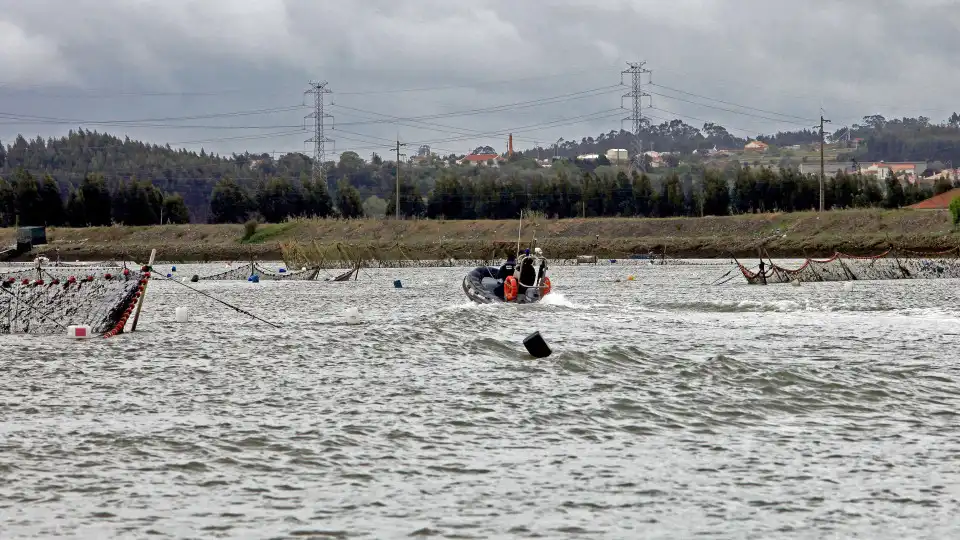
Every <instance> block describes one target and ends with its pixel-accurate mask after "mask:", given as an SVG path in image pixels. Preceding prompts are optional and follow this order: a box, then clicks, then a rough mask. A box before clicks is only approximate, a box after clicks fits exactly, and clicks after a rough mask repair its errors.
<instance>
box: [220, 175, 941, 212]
mask: <svg viewBox="0 0 960 540" xmlns="http://www.w3.org/2000/svg"><path fill="white" fill-rule="evenodd" d="M701 173H702V174H700V175H694V174H686V175H683V176H681V175H679V174H677V173H671V174H668V175H666V176H665V177H664V178H662V179H660V180H658V181H653V180H651V178H650V177H649V176H647V175H646V174H639V173H636V172H634V173H631V174H628V173H626V172H625V171H622V170H621V171H619V172H616V173H614V172H612V171H611V170H603V171H600V172H599V173H593V172H589V171H587V172H584V173H582V174H581V175H578V176H571V175H568V174H566V171H564V170H561V171H560V172H559V173H557V174H552V175H547V174H542V173H537V174H528V175H509V176H506V175H493V174H486V175H483V176H481V177H479V178H472V177H457V176H456V175H454V174H452V173H447V174H443V175H441V176H440V178H438V179H437V182H436V185H435V186H434V188H433V190H431V192H430V193H429V195H428V196H427V197H425V198H424V197H422V196H421V195H420V194H419V192H418V191H417V189H416V187H415V186H411V185H409V184H402V185H401V190H400V214H401V216H403V217H426V218H433V219H513V218H516V217H517V216H518V215H519V214H520V211H521V210H523V211H534V212H540V213H542V214H544V215H545V216H548V217H555V218H559V219H563V218H573V217H613V216H621V217H624V216H644V217H676V216H705V215H712V216H723V215H730V214H743V213H754V212H776V211H779V212H793V211H802V210H812V209H816V208H818V206H819V201H820V198H819V193H820V188H819V185H820V183H819V179H818V177H817V176H814V175H801V174H800V173H799V172H797V171H796V170H794V169H781V170H775V169H771V168H765V167H761V168H751V167H742V168H739V167H737V168H734V169H732V170H728V171H722V170H719V169H706V170H703V171H701ZM952 187H953V186H952V184H951V183H950V182H948V181H941V182H938V183H937V185H936V188H935V189H930V188H926V189H925V188H921V187H919V186H918V185H916V184H907V185H906V186H904V184H903V183H902V182H901V181H900V180H897V179H895V178H894V177H892V176H891V177H889V178H888V179H887V180H886V181H885V182H883V183H880V182H878V181H877V180H876V179H875V178H873V177H872V176H865V175H848V174H845V173H840V174H839V175H837V176H836V177H835V178H830V179H827V182H826V184H825V186H824V203H825V206H826V208H830V209H844V208H868V207H883V208H900V207H903V206H906V205H910V204H913V203H916V202H919V201H922V200H924V199H927V198H929V197H931V196H933V195H934V194H935V193H942V192H944V191H947V190H949V189H952ZM338 193H339V195H338V197H337V199H336V201H331V199H330V197H329V195H327V193H326V192H325V191H324V189H323V182H318V183H306V184H305V185H302V184H300V183H295V182H290V181H287V180H284V179H278V178H275V179H272V180H271V181H270V182H268V183H267V184H266V187H265V188H264V189H261V190H258V191H257V192H254V193H251V192H249V191H247V190H246V189H245V188H243V187H241V186H239V185H238V184H236V183H235V182H233V181H232V180H229V179H224V180H221V181H220V182H219V183H218V185H217V187H216V189H215V190H214V194H213V199H212V203H211V215H212V216H213V221H214V222H218V223H238V222H242V221H244V220H247V219H251V218H259V219H263V220H265V221H268V222H277V221H282V220H284V219H286V218H290V217H310V216H315V217H326V216H340V217H344V218H352V217H361V216H363V215H364V210H363V205H361V203H360V197H359V193H358V192H357V191H356V189H355V188H353V187H352V186H350V185H349V184H347V183H345V182H342V183H341V186H340V188H339V189H338ZM395 195H396V192H394V197H392V198H391V199H390V200H389V202H387V204H386V209H385V212H386V214H387V215H394V213H395V212H396V206H395V202H394V201H395ZM334 203H335V204H334Z"/></svg>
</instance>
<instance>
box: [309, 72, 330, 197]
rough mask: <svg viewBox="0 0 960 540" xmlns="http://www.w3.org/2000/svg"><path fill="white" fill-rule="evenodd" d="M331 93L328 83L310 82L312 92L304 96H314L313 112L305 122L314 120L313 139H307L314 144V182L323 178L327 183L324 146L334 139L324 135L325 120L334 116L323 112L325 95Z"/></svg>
mask: <svg viewBox="0 0 960 540" xmlns="http://www.w3.org/2000/svg"><path fill="white" fill-rule="evenodd" d="M330 93H331V90H330V89H329V88H327V82H326V81H324V82H314V81H310V90H307V91H306V92H304V95H306V94H313V112H312V113H310V114H308V115H307V116H305V117H304V121H306V120H307V119H311V118H312V119H313V137H311V138H309V139H307V140H306V142H308V143H313V170H312V171H311V174H312V175H313V181H314V182H316V181H318V180H319V179H321V178H323V180H324V182H326V178H325V177H324V176H323V164H324V162H325V161H326V160H327V155H326V148H325V147H324V145H325V143H328V142H330V143H332V142H333V139H329V138H327V136H326V134H325V133H324V128H325V125H324V120H326V119H327V118H330V119H332V118H333V116H331V115H329V114H326V113H324V112H323V95H324V94H330ZM304 129H306V122H304Z"/></svg>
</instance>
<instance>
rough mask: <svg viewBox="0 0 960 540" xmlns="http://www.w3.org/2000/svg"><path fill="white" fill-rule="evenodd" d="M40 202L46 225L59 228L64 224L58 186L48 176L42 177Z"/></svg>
mask: <svg viewBox="0 0 960 540" xmlns="http://www.w3.org/2000/svg"><path fill="white" fill-rule="evenodd" d="M40 201H41V206H42V208H43V215H44V218H45V220H46V224H47V225H51V226H54V227H59V226H60V225H63V224H64V223H65V222H66V213H65V212H64V208H63V198H62V197H61V196H60V186H59V185H58V184H57V181H56V180H54V179H53V177H51V176H50V175H49V174H48V175H46V176H45V177H44V179H43V184H41V185H40Z"/></svg>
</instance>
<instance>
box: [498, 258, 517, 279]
mask: <svg viewBox="0 0 960 540" xmlns="http://www.w3.org/2000/svg"><path fill="white" fill-rule="evenodd" d="M513 271H514V262H513V261H507V262H505V263H503V266H501V267H500V272H498V273H497V279H500V280H503V279H507V276H512V275H513Z"/></svg>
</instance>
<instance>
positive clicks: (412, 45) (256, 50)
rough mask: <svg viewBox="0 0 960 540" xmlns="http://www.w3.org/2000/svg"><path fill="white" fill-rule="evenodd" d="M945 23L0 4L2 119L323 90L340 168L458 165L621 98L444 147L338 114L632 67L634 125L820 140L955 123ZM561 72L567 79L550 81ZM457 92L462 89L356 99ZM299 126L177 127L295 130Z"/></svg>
mask: <svg viewBox="0 0 960 540" xmlns="http://www.w3.org/2000/svg"><path fill="white" fill-rule="evenodd" d="M955 6H956V4H955V2H946V1H935V0H927V1H917V0H913V1H910V2H908V1H906V0H903V1H901V0H886V1H865V0H847V1H844V2H834V1H827V0H813V1H807V2H789V3H788V2H761V1H746V2H738V3H731V2H725V1H719V0H715V1H707V0H703V1H694V0H675V1H672V2H663V1H655V0H649V1H641V0H606V1H604V2H589V1H587V0H555V1H551V2H508V1H506V0H489V1H487V2H483V3H477V2H463V1H453V0H408V1H406V2H387V1H384V0H372V1H364V2H344V1H334V0H329V1H316V0H314V1H308V0H286V1H284V0H256V1H255V0H204V1H202V2H200V1H188V0H141V1H138V2H131V1H128V0H99V1H91V0H72V1H67V0H31V1H30V2H19V1H15V0H0V30H2V29H4V28H6V29H7V31H3V32H0V72H2V73H3V75H2V76H0V79H2V82H4V83H7V85H6V86H5V87H4V88H2V89H0V100H2V103H3V106H0V111H2V112H17V113H20V114H32V115H41V116H51V117H58V118H70V119H78V120H84V119H87V120H92V119H119V118H126V119H130V118H153V117H175V116H188V115H198V114H204V113H211V112H226V111H235V110H247V109H257V108H267V107H279V106H284V105H290V104H295V103H300V102H302V99H303V96H302V93H303V91H304V90H305V89H306V84H307V81H308V80H310V79H324V80H327V81H329V83H330V87H331V88H332V89H333V90H334V94H333V95H332V96H331V97H332V100H333V103H335V104H337V105H335V106H331V107H330V109H329V112H331V113H333V114H335V115H336V117H337V118H336V121H337V124H338V127H339V128H340V130H341V131H335V132H333V133H331V134H330V136H331V137H333V138H335V139H338V143H337V145H336V148H337V150H347V149H350V148H351V147H357V148H360V149H361V150H360V153H361V154H364V155H368V154H369V152H370V151H371V150H372V149H374V148H377V149H380V150H381V151H382V150H385V149H386V147H387V146H388V145H389V143H388V141H387V140H388V139H392V138H394V137H396V136H397V135H398V132H399V135H400V137H401V138H403V139H404V140H408V141H410V142H420V141H436V142H435V144H434V146H435V147H436V148H438V149H443V150H455V151H458V152H464V151H467V150H469V149H470V148H472V147H474V146H477V145H479V144H491V145H493V146H495V147H497V148H503V146H504V144H505V140H506V136H505V135H499V134H497V135H489V136H486V137H483V136H478V137H475V138H471V139H469V140H451V139H456V138H458V135H456V134H455V133H449V131H459V132H461V133H477V132H480V133H493V132H501V131H504V130H507V129H508V128H516V127H519V126H524V125H531V124H543V123H546V122H551V121H558V120H561V119H564V118H575V117H578V116H582V115H586V114H589V113H594V112H598V111H603V110H607V109H611V108H614V107H617V106H619V105H620V97H619V94H621V93H622V92H623V91H625V90H626V89H623V90H622V91H618V92H611V93H609V94H605V95H600V96H595V97H590V98H587V99H578V100H569V101H565V102H562V103H556V104H552V105H545V106H542V107H531V108H524V109H515V110H509V111H504V112H500V113H496V114H482V115H480V114H478V115H472V116H463V117H451V118H443V119H436V120H430V122H433V123H437V124H443V125H446V126H449V127H446V128H442V127H438V126H435V125H434V126H425V125H423V124H419V125H418V127H417V128H413V127H410V126H397V125H392V124H372V125H371V124H365V125H357V124H356V122H362V121H364V120H365V119H370V118H374V117H376V115H370V114H366V113H359V112H357V111H354V110H351V109H348V108H346V107H351V108H356V109H363V110H368V111H377V112H381V113H386V114H390V115H395V116H401V117H408V116H418V115H428V114H442V113H445V112H450V111H458V110H466V109H475V108H482V107H489V106H493V105H497V104H503V103H511V102H518V101H525V100H533V99H538V98H544V97H549V96H556V95H560V94H565V93H571V92H577V91H581V90H585V89H589V88H598V87H602V86H606V85H611V84H616V83H618V82H619V81H620V73H619V72H620V71H621V70H622V69H624V68H625V67H626V66H625V62H626V61H627V60H631V61H632V60H646V61H647V62H648V64H647V67H649V68H650V69H652V70H653V72H654V73H653V81H654V83H656V84H658V85H662V86H655V87H651V89H650V90H651V93H655V94H659V95H654V96H653V105H654V107H656V108H655V109H651V110H648V111H647V112H648V113H650V115H651V116H654V117H656V118H654V121H655V122H659V121H660V119H662V118H665V119H669V118H672V117H673V114H671V113H678V114H680V115H683V116H682V117H681V119H683V120H685V121H687V122H689V123H691V124H694V125H699V124H702V123H703V121H711V122H719V123H721V124H724V125H727V126H729V127H731V129H733V130H735V131H737V132H738V134H740V135H748V134H755V133H760V132H771V131H777V130H781V129H797V128H802V127H811V126H812V123H811V122H810V121H809V120H810V119H813V118H816V117H818V116H819V114H820V108H821V106H822V107H823V109H824V110H825V111H826V113H827V116H828V117H830V118H831V119H833V121H834V125H838V124H839V125H842V124H843V123H848V122H852V121H856V120H857V119H859V118H860V117H862V116H863V115H866V114H872V113H875V112H879V113H882V114H887V115H891V116H892V115H919V114H924V115H927V116H930V117H932V118H934V119H940V118H943V117H945V116H947V115H949V113H950V112H951V111H952V107H953V106H954V104H953V91H952V88H953V87H954V86H956V84H957V83H958V82H960V81H958V79H960V75H958V74H957V72H956V70H954V69H953V66H952V60H953V56H954V55H955V52H956V48H957V47H956V45H954V42H955V35H956V29H957V28H958V27H960V10H957V9H956V7H955ZM557 73H567V75H565V76H549V75H553V74H557ZM536 76H541V78H539V79H537V78H532V77H536ZM514 79H516V80H515V81H514V82H511V83H503V84H491V81H498V80H514ZM520 79H524V80H520ZM31 85H33V86H31ZM451 85H453V86H460V87H464V88H456V89H447V90H437V91H430V92H396V93H379V94H377V93H366V94H361V93H357V92H365V91H382V90H395V89H410V88H418V87H440V86H451ZM18 86H19V87H20V88H22V89H23V90H21V91H17V90H16V88H17V87H18ZM664 87H666V88H664ZM38 88H39V89H38ZM667 88H671V89H677V90H683V91H686V92H689V93H692V94H699V95H702V96H707V97H711V98H716V99H719V100H724V101H728V102H732V103H738V104H743V105H750V106H753V107H756V108H759V109H766V110H769V111H777V112H779V113H785V114H788V115H794V116H795V117H800V118H789V117H780V116H775V115H772V114H768V113H763V112H758V111H752V113H751V114H753V115H755V116H750V115H748V114H736V113H731V112H727V111H723V110H720V109H723V108H730V109H736V107H732V106H729V105H724V104H722V103H718V102H716V101H706V100H704V99H702V98H699V97H694V96H692V95H690V94H682V93H678V92H676V91H675V90H668V89H667ZM82 89H88V90H89V89H97V91H100V92H106V93H110V92H114V93H115V92H116V91H118V90H127V91H131V92H133V93H137V92H140V93H143V92H145V91H158V90H159V91H167V92H183V93H191V92H204V91H212V92H218V95H217V96H206V97H203V96H189V95H182V96H142V95H141V96H137V95H127V96H118V97H109V98H108V97H98V98H93V97H90V96H86V97H84V96H78V95H77V94H78V93H79V92H81V90H82ZM53 96H58V97H53ZM688 101H693V102H698V103H708V104H710V105H711V106H704V105H696V104H693V103H689V102H688ZM738 110H741V111H742V109H738ZM664 111H671V112H670V113H668V112H664ZM307 112H309V111H306V110H303V111H291V112H285V113H278V114H273V115H264V116H260V117H256V116H254V117H238V118H231V119H217V120H208V121H202V122H201V121H196V122H189V123H191V124H195V125H196V124H201V123H203V124H214V123H216V124H220V125H234V126H236V125H245V126H274V125H277V126H286V125H301V124H302V123H303V118H302V117H303V115H304V114H306V113H307ZM744 112H750V111H744ZM625 115H626V112H625V111H624V112H623V114H620V115H611V117H610V118H605V119H603V120H596V121H592V122H583V123H579V124H574V125H562V126H555V127H539V128H538V127H534V128H530V129H527V130H523V131H520V130H518V132H517V134H516V135H517V139H518V144H519V145H520V146H529V145H530V144H532V141H534V140H538V141H540V142H541V143H542V144H547V142H548V141H554V140H556V139H557V138H558V137H561V136H562V137H564V138H567V139H579V138H580V137H582V136H593V135H596V134H597V133H600V132H606V131H609V130H611V129H620V127H621V123H620V120H619V118H620V117H621V116H625ZM757 116H766V117H770V118H773V117H776V118H780V119H781V120H780V121H772V120H769V119H764V118H758V117H757ZM184 123H185V124H186V123H188V122H184ZM348 126H349V127H348ZM71 127H74V128H75V127H77V126H71V125H57V126H53V125H41V126H15V125H11V124H9V123H0V137H2V138H3V139H4V140H9V139H10V138H11V137H12V136H13V135H14V134H15V133H16V132H18V131H23V132H24V133H25V135H36V134H38V133H39V134H42V135H44V136H47V135H56V134H60V133H63V132H65V131H66V130H67V129H70V128H71ZM97 129H100V130H107V131H111V132H115V133H119V134H123V133H127V134H129V135H130V136H131V137H142V138H147V139H149V140H152V141H157V142H167V141H169V142H188V141H200V140H206V141H210V142H206V143H197V144H191V145H189V146H191V147H194V148H199V147H200V146H204V147H205V148H207V149H208V150H210V149H213V150H216V151H222V152H229V151H242V150H246V149H249V150H252V151H270V150H281V151H290V150H302V149H304V144H303V139H306V138H307V137H309V133H296V134H290V135H284V136H274V137H263V138H247V139H236V138H233V137H245V136H251V135H257V134H264V133H279V132H284V131H291V129H286V130H285V129H280V128H278V129H266V128H265V129H262V130H251V129H245V130H214V129H207V128H202V129H201V128H196V129H187V128H183V129H174V128H148V127H136V128H133V127H130V128H126V129H123V128H120V127H99V128H97ZM348 131H349V132H353V133H354V134H350V133H347V132H348ZM356 134H360V135H356ZM231 138H233V139H231ZM348 138H353V139H356V141H350V140H348ZM357 141H365V142H357Z"/></svg>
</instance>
